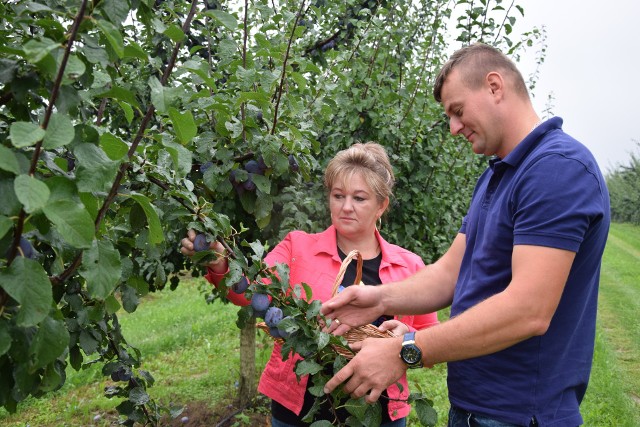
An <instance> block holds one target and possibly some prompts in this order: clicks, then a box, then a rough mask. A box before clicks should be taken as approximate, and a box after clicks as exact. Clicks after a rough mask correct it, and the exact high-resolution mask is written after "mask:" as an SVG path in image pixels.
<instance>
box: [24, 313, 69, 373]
mask: <svg viewBox="0 0 640 427" xmlns="http://www.w3.org/2000/svg"><path fill="white" fill-rule="evenodd" d="M68 345H69V331H67V328H66V326H65V323H64V321H62V320H55V319H52V318H51V317H45V319H44V320H43V321H42V322H41V323H40V325H39V328H38V332H36V335H35V337H34V339H33V342H32V343H31V348H30V349H29V354H30V358H31V364H30V369H31V371H32V372H34V371H35V370H36V369H39V368H42V367H44V366H46V365H48V364H49V363H51V362H53V361H54V360H56V359H57V358H58V357H59V356H60V355H61V354H62V353H64V350H65V349H66V348H67V346H68Z"/></svg>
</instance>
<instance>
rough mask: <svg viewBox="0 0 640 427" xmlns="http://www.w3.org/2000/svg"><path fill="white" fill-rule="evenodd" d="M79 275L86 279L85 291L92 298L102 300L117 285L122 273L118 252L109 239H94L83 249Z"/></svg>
mask: <svg viewBox="0 0 640 427" xmlns="http://www.w3.org/2000/svg"><path fill="white" fill-rule="evenodd" d="M80 275H81V276H82V277H84V278H85V279H86V281H87V291H88V292H89V295H90V296H91V297H92V298H95V299H98V300H100V301H104V300H105V299H106V298H107V297H108V296H109V295H111V294H112V293H113V290H114V289H115V288H116V286H117V285H118V281H119V280H120V276H121V275H122V264H121V262H120V253H119V252H118V251H117V250H116V249H114V247H113V245H112V244H111V242H110V241H108V240H105V241H100V242H98V241H97V240H94V242H93V245H91V248H90V249H88V250H86V251H84V253H83V256H82V267H81V268H80Z"/></svg>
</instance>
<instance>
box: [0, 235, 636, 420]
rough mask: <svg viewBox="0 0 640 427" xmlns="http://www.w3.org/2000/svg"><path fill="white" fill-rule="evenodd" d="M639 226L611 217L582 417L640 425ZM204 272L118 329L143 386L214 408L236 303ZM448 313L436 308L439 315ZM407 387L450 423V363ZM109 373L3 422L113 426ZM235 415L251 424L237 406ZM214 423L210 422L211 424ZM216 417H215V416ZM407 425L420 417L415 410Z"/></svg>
mask: <svg viewBox="0 0 640 427" xmlns="http://www.w3.org/2000/svg"><path fill="white" fill-rule="evenodd" d="M638 277H640V227H634V226H630V225H626V224H613V225H612V228H611V232H610V237H609V241H608V244H607V249H606V251H605V256H604V259H603V266H602V280H601V290H600V301H599V309H598V325H597V333H596V348H595V355H594V363H593V370H592V375H591V381H590V385H589V389H588V390H587V395H586V397H585V400H584V402H583V404H582V406H581V411H582V414H583V417H584V420H585V424H584V425H586V426H598V427H627V426H628V427H634V426H639V425H640V415H638V414H639V413H640V411H639V409H640V396H638V393H639V392H638V391H639V390H640V327H639V326H638V314H637V313H639V312H640V283H638V280H637V278H638ZM203 286H205V287H206V286H208V285H206V284H204V283H203V281H202V279H197V280H192V281H186V282H184V283H182V284H181V285H180V287H179V288H178V289H177V290H176V291H165V292H162V293H160V294H157V295H152V296H149V297H146V298H145V300H144V302H143V303H142V305H141V306H140V307H139V309H138V311H136V312H135V313H132V314H127V313H124V312H123V313H121V315H120V319H121V323H122V328H123V331H124V335H125V336H126V337H127V340H128V341H129V342H130V343H131V344H132V345H134V346H136V347H138V348H139V349H140V350H141V352H142V355H143V361H142V363H143V366H142V368H143V369H146V370H148V371H150V372H151V373H152V374H153V375H154V377H155V378H156V384H155V385H154V386H153V387H152V388H151V389H150V390H149V391H150V393H151V395H152V397H153V398H154V399H156V400H157V401H158V402H159V403H162V404H164V405H169V404H170V403H174V404H178V405H186V404H189V405H191V404H193V403H194V402H200V403H201V404H203V405H206V406H209V407H210V408H215V407H218V408H219V407H220V406H221V405H222V406H224V404H225V403H226V402H231V401H232V399H233V396H234V395H235V392H236V379H237V378H238V377H239V374H238V364H239V350H238V347H239V340H238V330H237V329H236V326H235V317H236V315H235V313H236V311H237V309H236V307H234V306H232V305H230V304H223V303H221V302H215V303H214V304H206V303H205V301H204V297H203V295H202V292H201V287H203ZM445 317H446V313H445V312H443V313H441V319H444V318H445ZM257 346H258V349H257V352H256V359H257V360H256V369H257V372H258V373H259V372H260V371H261V370H262V368H263V367H264V365H265V363H266V362H267V359H268V357H269V354H270V352H271V341H270V340H269V339H268V338H266V337H264V335H263V334H261V333H260V334H259V335H258V338H257ZM408 375H409V384H410V386H411V389H412V391H418V390H421V391H422V392H423V393H425V394H426V395H427V396H429V397H430V398H431V399H432V400H433V401H434V407H435V409H436V411H437V412H438V414H439V422H438V427H442V426H446V418H447V417H446V414H447V410H448V400H447V389H446V367H445V366H443V365H439V366H436V367H435V368H433V369H424V370H418V371H411V372H409V374H408ZM107 384H110V380H108V379H107V378H105V377H104V376H102V375H101V373H100V367H99V366H94V367H91V368H89V369H86V370H83V371H80V372H75V371H73V370H70V371H69V376H68V379H67V383H66V384H65V386H64V387H63V388H62V389H61V390H59V391H57V392H55V393H53V394H51V395H49V396H47V398H43V399H32V398H30V399H27V400H26V401H25V402H22V403H21V404H20V405H19V410H18V413H17V414H7V413H6V412H5V411H4V410H3V409H0V425H2V426H7V427H18V426H19V427H24V426H27V425H29V426H42V427H47V426H56V427H58V426H80V425H81V426H109V425H114V424H115V421H116V420H117V416H116V413H115V409H114V408H115V406H116V404H117V403H116V402H114V401H111V400H109V399H107V398H105V397H103V395H102V394H103V389H104V387H105V386H106V385H107ZM236 422H237V423H238V424H243V423H244V425H250V421H249V419H248V418H247V417H246V416H245V415H243V416H242V417H239V418H237V419H236ZM210 424H211V423H210ZM215 424H216V423H215V422H214V423H213V425H215ZM409 425H410V426H415V425H418V423H417V418H416V417H415V414H414V413H412V414H411V415H410V418H409Z"/></svg>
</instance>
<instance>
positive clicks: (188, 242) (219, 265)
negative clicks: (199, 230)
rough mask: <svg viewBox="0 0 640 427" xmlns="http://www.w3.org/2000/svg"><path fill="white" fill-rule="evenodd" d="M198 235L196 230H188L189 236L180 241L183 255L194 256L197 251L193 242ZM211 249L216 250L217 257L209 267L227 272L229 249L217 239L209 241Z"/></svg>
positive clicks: (216, 270) (219, 271)
mask: <svg viewBox="0 0 640 427" xmlns="http://www.w3.org/2000/svg"><path fill="white" fill-rule="evenodd" d="M196 235H197V234H196V232H195V230H189V231H187V237H185V238H184V239H182V240H181V241H180V245H181V248H180V252H182V254H183V255H185V256H188V257H192V256H193V255H194V254H195V253H196V251H195V249H194V247H193V242H194V240H195V239H196ZM209 250H210V251H213V252H215V254H216V259H215V260H213V261H210V262H209V263H208V264H207V267H209V268H210V269H212V270H213V271H215V272H216V273H225V272H226V271H227V269H228V268H229V264H228V262H227V250H226V249H225V247H224V246H223V245H222V244H221V243H220V242H218V241H217V240H216V241H213V242H211V243H209Z"/></svg>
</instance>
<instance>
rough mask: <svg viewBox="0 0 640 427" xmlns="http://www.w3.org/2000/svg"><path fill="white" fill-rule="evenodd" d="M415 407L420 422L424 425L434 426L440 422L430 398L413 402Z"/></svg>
mask: <svg viewBox="0 0 640 427" xmlns="http://www.w3.org/2000/svg"><path fill="white" fill-rule="evenodd" d="M413 407H414V408H415V410H416V414H417V415H418V419H419V420H420V424H422V425H423V426H429V427H433V426H435V425H436V424H437V423H438V413H437V412H436V410H435V409H433V406H431V405H430V404H429V401H428V400H425V399H418V400H416V401H414V402H413Z"/></svg>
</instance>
